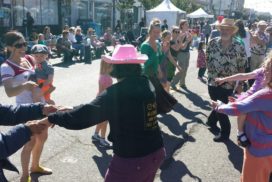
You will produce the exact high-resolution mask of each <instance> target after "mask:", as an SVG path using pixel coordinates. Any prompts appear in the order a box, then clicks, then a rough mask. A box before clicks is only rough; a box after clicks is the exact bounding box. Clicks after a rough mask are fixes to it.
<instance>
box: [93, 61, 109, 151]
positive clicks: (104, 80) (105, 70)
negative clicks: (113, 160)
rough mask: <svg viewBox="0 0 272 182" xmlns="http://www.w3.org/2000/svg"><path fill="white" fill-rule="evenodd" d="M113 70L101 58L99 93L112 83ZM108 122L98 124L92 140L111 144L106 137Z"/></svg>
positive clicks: (106, 145)
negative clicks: (111, 73) (111, 74)
mask: <svg viewBox="0 0 272 182" xmlns="http://www.w3.org/2000/svg"><path fill="white" fill-rule="evenodd" d="M111 70H112V65H111V64H109V63H107V62H105V61H102V60H101V63H100V76H99V81H98V84H99V91H98V95H99V94H100V93H101V92H103V91H104V90H106V89H107V88H108V87H110V86H111V85H112V78H111V76H110V75H109V74H110V72H111ZM107 124H108V121H104V122H103V123H100V124H97V125H96V128H95V133H94V135H93V136H92V140H93V141H94V142H96V141H98V142H99V143H100V145H101V146H102V147H109V146H110V144H109V143H108V142H107V141H106V139H105V136H106V130H107ZM99 132H101V135H99Z"/></svg>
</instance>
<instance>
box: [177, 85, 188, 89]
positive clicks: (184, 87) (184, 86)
mask: <svg viewBox="0 0 272 182" xmlns="http://www.w3.org/2000/svg"><path fill="white" fill-rule="evenodd" d="M179 86H180V88H183V89H187V87H186V85H185V84H182V85H179Z"/></svg>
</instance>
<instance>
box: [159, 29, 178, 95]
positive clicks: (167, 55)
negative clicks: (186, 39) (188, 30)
mask: <svg viewBox="0 0 272 182" xmlns="http://www.w3.org/2000/svg"><path fill="white" fill-rule="evenodd" d="M161 40H162V42H161V46H162V52H163V53H164V57H163V59H162V61H161V63H160V68H161V78H160V82H161V84H162V86H163V88H164V89H165V90H166V91H167V92H169V90H170V82H169V81H168V80H167V64H168V61H170V62H171V64H173V65H174V66H175V67H176V68H177V69H178V70H179V71H181V67H180V66H178V64H177V61H176V60H175V59H174V58H173V56H172V54H171V52H170V40H171V32H170V31H168V30H164V31H163V32H162V35H161Z"/></svg>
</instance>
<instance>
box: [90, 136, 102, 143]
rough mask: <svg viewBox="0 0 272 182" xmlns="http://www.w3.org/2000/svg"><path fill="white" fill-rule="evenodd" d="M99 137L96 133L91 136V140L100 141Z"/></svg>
mask: <svg viewBox="0 0 272 182" xmlns="http://www.w3.org/2000/svg"><path fill="white" fill-rule="evenodd" d="M100 139H101V137H100V136H99V135H98V134H94V135H93V136H92V141H93V142H98V141H100Z"/></svg>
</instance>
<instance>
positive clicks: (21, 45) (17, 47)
mask: <svg viewBox="0 0 272 182" xmlns="http://www.w3.org/2000/svg"><path fill="white" fill-rule="evenodd" d="M26 46H27V42H22V43H18V44H15V45H14V47H15V48H16V49H20V48H22V47H26Z"/></svg>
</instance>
